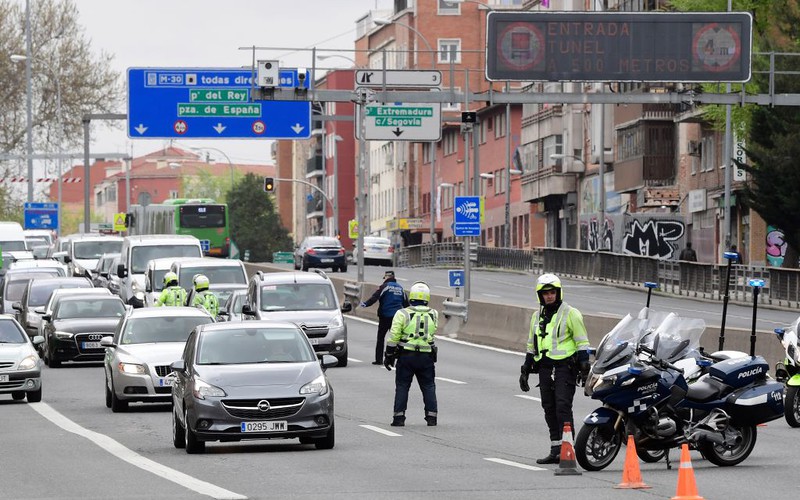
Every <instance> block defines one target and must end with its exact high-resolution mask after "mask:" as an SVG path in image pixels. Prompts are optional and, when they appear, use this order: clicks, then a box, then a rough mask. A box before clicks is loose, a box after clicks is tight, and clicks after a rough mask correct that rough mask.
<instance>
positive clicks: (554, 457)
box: [536, 446, 561, 465]
mask: <svg viewBox="0 0 800 500" xmlns="http://www.w3.org/2000/svg"><path fill="white" fill-rule="evenodd" d="M560 459H561V447H560V446H551V447H550V454H549V455H547V456H546V457H544V458H540V459H537V460H536V463H537V464H540V465H543V464H557V463H559V461H560Z"/></svg>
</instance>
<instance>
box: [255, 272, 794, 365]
mask: <svg viewBox="0 0 800 500" xmlns="http://www.w3.org/2000/svg"><path fill="white" fill-rule="evenodd" d="M245 268H246V269H247V272H248V275H251V274H254V273H255V272H256V271H263V272H285V271H287V269H286V268H282V267H277V266H273V265H270V264H253V263H245ZM328 277H329V278H330V279H331V281H332V282H333V286H334V288H335V289H336V293H337V295H338V296H339V297H340V300H341V301H342V302H343V301H344V297H345V284H346V283H348V282H350V283H351V284H352V283H353V281H352V280H348V279H347V277H345V276H341V275H337V274H335V273H329V274H328ZM378 286H380V283H375V284H371V283H363V284H362V286H361V290H362V297H360V300H359V301H358V302H360V301H361V300H363V299H364V297H365V296H369V295H371V294H372V292H373V291H374V290H376V289H377V288H378ZM349 291H350V287H348V292H349ZM445 299H447V300H451V297H449V296H448V297H446V296H443V295H434V294H431V301H430V303H429V305H430V306H431V307H433V308H435V309H436V310H437V311H439V312H440V314H441V312H442V311H443V310H444V305H443V303H444V301H445ZM358 302H356V303H354V304H353V312H351V313H349V315H351V316H357V317H361V318H366V319H371V320H373V321H377V319H378V310H377V307H374V308H368V309H362V308H360V307H357V305H358ZM468 307H469V321H467V322H466V323H465V322H464V320H463V319H461V318H460V317H457V316H451V317H450V318H449V319H446V318H444V315H443V314H442V315H441V316H440V318H441V319H440V322H439V332H438V334H439V335H440V336H446V337H450V338H458V339H460V340H465V341H467V342H474V343H476V344H481V345H487V346H492V347H499V348H502V349H509V350H512V351H518V352H520V353H524V352H525V344H526V342H527V341H528V329H529V327H530V322H531V316H532V315H533V313H534V309H533V308H532V307H519V306H504V305H500V304H492V303H488V302H480V301H476V300H470V301H469V306H468ZM632 312H635V311H632ZM621 318H622V316H620V315H615V314H585V315H584V316H583V320H584V323H585V324H586V331H587V333H588V334H589V341H590V342H591V345H592V346H597V345H598V344H599V343H600V340H602V338H603V335H605V334H606V333H608V332H609V331H610V330H611V329H612V328H613V327H614V325H616V324H617V322H619V320H620V319H621ZM756 335H757V341H756V354H758V355H760V356H763V357H764V358H765V359H766V360H767V361H768V362H769V364H770V366H773V367H774V366H775V363H776V362H778V361H780V360H782V359H783V357H784V353H783V347H782V346H781V344H780V342H778V340H777V339H775V336H774V335H773V334H772V332H770V331H766V330H765V331H758V332H757V333H756ZM702 345H703V347H704V348H705V350H706V351H707V352H714V351H716V350H717V347H718V345H719V327H716V326H709V327H707V328H706V330H705V332H704V333H703V337H702ZM725 349H726V350H736V351H744V352H746V353H749V352H750V331H749V330H745V329H742V328H730V327H727V328H725Z"/></svg>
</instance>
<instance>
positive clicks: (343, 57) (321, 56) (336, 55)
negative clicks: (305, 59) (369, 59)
mask: <svg viewBox="0 0 800 500" xmlns="http://www.w3.org/2000/svg"><path fill="white" fill-rule="evenodd" d="M332 57H338V58H340V59H346V60H348V61H350V62H351V63H353V66H358V64H357V63H356V60H355V59H353V58H352V57H347V56H343V55H339V54H320V55H318V56H317V59H319V60H320V61H324V60H326V59H330V58H332Z"/></svg>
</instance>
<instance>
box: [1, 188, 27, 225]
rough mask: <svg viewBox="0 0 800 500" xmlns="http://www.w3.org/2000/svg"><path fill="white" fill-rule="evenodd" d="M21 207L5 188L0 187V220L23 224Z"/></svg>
mask: <svg viewBox="0 0 800 500" xmlns="http://www.w3.org/2000/svg"><path fill="white" fill-rule="evenodd" d="M23 219H24V214H23V210H22V205H21V204H20V203H17V202H16V201H15V200H14V198H13V197H12V196H11V193H10V192H9V188H8V187H7V186H3V185H0V220H3V221H12V222H19V223H20V224H22V223H23Z"/></svg>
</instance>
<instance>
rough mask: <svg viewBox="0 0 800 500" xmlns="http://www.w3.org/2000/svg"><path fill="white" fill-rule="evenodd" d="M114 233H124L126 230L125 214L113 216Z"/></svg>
mask: <svg viewBox="0 0 800 500" xmlns="http://www.w3.org/2000/svg"><path fill="white" fill-rule="evenodd" d="M113 229H114V231H125V230H126V229H128V226H127V224H125V214H124V213H119V214H114V228H113Z"/></svg>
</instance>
